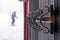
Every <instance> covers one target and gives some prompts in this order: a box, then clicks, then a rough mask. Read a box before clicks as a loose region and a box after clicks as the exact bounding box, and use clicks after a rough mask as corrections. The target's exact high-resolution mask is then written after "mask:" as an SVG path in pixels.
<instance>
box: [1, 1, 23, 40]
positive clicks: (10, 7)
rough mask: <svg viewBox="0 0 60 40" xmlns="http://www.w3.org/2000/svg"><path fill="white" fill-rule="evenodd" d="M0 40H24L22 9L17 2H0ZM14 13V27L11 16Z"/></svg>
mask: <svg viewBox="0 0 60 40" xmlns="http://www.w3.org/2000/svg"><path fill="white" fill-rule="evenodd" d="M0 3H1V4H0V40H24V8H23V2H19V1H18V0H0ZM14 11H16V13H17V17H18V18H17V19H15V20H16V22H15V26H11V21H12V20H11V14H12V13H13V12H14Z"/></svg>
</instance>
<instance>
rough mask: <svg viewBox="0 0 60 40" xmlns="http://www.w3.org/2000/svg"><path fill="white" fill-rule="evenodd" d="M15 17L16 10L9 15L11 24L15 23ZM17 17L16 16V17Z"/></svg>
mask: <svg viewBox="0 0 60 40" xmlns="http://www.w3.org/2000/svg"><path fill="white" fill-rule="evenodd" d="M15 17H16V11H14V12H13V13H12V15H11V19H12V23H11V24H12V25H15ZM16 18H17V17H16Z"/></svg>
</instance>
